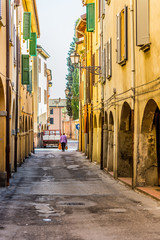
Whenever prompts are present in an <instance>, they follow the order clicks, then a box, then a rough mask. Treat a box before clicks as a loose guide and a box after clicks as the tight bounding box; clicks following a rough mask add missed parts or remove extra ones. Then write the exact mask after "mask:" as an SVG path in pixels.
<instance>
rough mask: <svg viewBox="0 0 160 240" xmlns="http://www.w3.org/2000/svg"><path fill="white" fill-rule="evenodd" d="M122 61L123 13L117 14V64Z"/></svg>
mask: <svg viewBox="0 0 160 240" xmlns="http://www.w3.org/2000/svg"><path fill="white" fill-rule="evenodd" d="M120 61H121V13H118V14H117V63H119V62H120Z"/></svg>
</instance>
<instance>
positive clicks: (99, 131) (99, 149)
mask: <svg viewBox="0 0 160 240" xmlns="http://www.w3.org/2000/svg"><path fill="white" fill-rule="evenodd" d="M102 142H103V141H102V114H101V113H100V114H99V117H98V127H97V163H98V164H102V162H101V161H102V159H101V155H102V149H103V148H102ZM101 168H103V166H102V167H101Z"/></svg>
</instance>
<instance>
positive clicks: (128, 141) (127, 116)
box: [118, 102, 133, 178]
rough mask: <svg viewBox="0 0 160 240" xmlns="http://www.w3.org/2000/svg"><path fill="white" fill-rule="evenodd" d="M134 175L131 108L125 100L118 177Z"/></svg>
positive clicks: (120, 134) (120, 133) (121, 121)
mask: <svg viewBox="0 0 160 240" xmlns="http://www.w3.org/2000/svg"><path fill="white" fill-rule="evenodd" d="M132 176H133V131H132V129H131V108H130V106H129V104H128V103H127V102H124V104H123V107H122V111H121V120H120V131H119V158H118V177H126V178H132Z"/></svg>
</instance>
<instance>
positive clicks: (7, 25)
mask: <svg viewBox="0 0 160 240" xmlns="http://www.w3.org/2000/svg"><path fill="white" fill-rule="evenodd" d="M9 67H10V57H9V0H6V111H7V117H6V172H7V185H8V186H9V178H10V163H9V158H10V126H9V108H10V106H9V105H10V94H9V81H10V79H9V74H10V72H9Z"/></svg>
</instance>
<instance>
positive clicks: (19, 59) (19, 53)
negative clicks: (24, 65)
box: [17, 38, 21, 72]
mask: <svg viewBox="0 0 160 240" xmlns="http://www.w3.org/2000/svg"><path fill="white" fill-rule="evenodd" d="M17 47H18V62H17V64H18V70H19V72H20V71H21V45H20V40H19V38H18V46H17Z"/></svg>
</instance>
